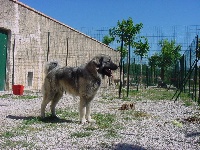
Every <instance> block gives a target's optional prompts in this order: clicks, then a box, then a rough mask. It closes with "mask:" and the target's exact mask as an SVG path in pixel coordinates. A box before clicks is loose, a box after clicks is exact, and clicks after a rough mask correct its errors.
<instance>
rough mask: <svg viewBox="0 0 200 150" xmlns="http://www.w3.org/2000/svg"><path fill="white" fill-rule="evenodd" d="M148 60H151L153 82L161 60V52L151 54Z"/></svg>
mask: <svg viewBox="0 0 200 150" xmlns="http://www.w3.org/2000/svg"><path fill="white" fill-rule="evenodd" d="M148 60H149V66H150V67H151V72H152V77H153V83H154V77H155V70H156V67H157V66H159V64H158V63H159V60H160V56H159V54H157V53H156V54H154V55H153V56H151V57H150V58H148Z"/></svg>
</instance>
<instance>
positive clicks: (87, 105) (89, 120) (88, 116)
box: [86, 102, 96, 123]
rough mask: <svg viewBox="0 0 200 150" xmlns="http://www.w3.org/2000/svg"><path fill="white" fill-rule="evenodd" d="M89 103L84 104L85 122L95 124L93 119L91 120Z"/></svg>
mask: <svg viewBox="0 0 200 150" xmlns="http://www.w3.org/2000/svg"><path fill="white" fill-rule="evenodd" d="M90 114H91V102H88V103H86V120H87V121H88V122H92V123H93V122H96V121H95V120H94V119H92V118H91V115H90Z"/></svg>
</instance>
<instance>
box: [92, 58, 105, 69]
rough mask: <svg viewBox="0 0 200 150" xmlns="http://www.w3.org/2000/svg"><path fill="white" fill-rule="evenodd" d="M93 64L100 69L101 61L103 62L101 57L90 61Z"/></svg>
mask: <svg viewBox="0 0 200 150" xmlns="http://www.w3.org/2000/svg"><path fill="white" fill-rule="evenodd" d="M92 61H93V63H94V64H95V65H96V66H97V67H101V66H102V61H103V57H99V56H97V57H94V58H93V59H92Z"/></svg>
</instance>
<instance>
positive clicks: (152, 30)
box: [19, 0, 200, 50]
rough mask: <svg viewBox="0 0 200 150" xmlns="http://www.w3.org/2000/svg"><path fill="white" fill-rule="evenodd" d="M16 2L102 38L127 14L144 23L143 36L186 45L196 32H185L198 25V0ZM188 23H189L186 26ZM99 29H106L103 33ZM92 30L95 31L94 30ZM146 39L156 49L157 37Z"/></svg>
mask: <svg viewBox="0 0 200 150" xmlns="http://www.w3.org/2000/svg"><path fill="white" fill-rule="evenodd" d="M19 1H20V2H22V3H24V4H26V5H28V6H30V7H32V8H34V9H36V10H38V11H40V12H42V13H44V14H46V15H48V16H50V17H52V18H54V19H56V20H58V21H60V22H62V23H64V24H66V25H68V26H70V27H72V28H75V29H77V30H79V31H81V32H84V33H85V34H88V35H89V36H92V37H93V38H96V39H97V40H101V38H102V36H101V37H99V35H100V34H101V35H104V34H108V29H109V28H111V27H115V26H117V21H122V20H123V19H125V20H127V19H128V18H129V17H131V18H132V19H133V22H134V24H138V23H143V29H142V31H143V34H145V36H146V35H147V36H149V37H150V36H151V35H154V36H155V35H156V36H157V37H158V36H163V35H165V36H166V35H167V36H168V37H172V35H173V36H174V35H176V40H177V42H178V43H186V44H185V45H186V46H188V44H189V43H190V42H191V41H192V39H193V38H194V35H195V34H196V33H195V34H191V33H186V32H192V30H194V29H193V28H195V26H193V25H199V26H198V27H199V28H200V0H19ZM187 26H190V27H189V29H188V28H187ZM191 27H192V28H191ZM99 29H100V30H101V31H102V32H101V33H100V30H99ZM102 29H106V30H105V31H104V32H103V30H102ZM92 30H93V31H92ZM94 30H95V31H96V32H97V31H98V33H94ZM186 30H187V31H186ZM91 32H92V33H91ZM105 32H107V33H105ZM199 32H200V30H199ZM92 34H93V35H92ZM186 36H187V37H186ZM149 40H150V42H151V43H150V46H151V48H152V49H154V50H155V49H156V50H157V43H153V42H154V41H156V42H157V41H158V40H160V39H159V38H157V39H154V38H151V39H149ZM183 45H184V44H183Z"/></svg>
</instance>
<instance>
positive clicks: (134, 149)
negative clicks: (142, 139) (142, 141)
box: [114, 143, 146, 150]
mask: <svg viewBox="0 0 200 150" xmlns="http://www.w3.org/2000/svg"><path fill="white" fill-rule="evenodd" d="M123 149H124V150H146V149H145V148H143V147H141V146H138V145H131V144H127V143H119V144H117V145H116V146H115V148H114V150H123Z"/></svg>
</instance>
